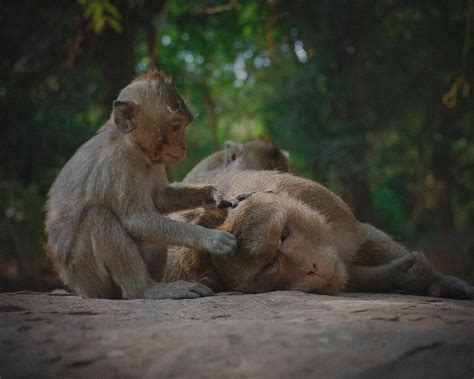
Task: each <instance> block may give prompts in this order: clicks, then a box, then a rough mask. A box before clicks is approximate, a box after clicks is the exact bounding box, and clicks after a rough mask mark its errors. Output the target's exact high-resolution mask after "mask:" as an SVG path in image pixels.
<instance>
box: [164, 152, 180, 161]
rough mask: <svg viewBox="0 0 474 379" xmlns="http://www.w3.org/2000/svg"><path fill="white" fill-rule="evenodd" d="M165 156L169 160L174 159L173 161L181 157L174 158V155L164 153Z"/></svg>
mask: <svg viewBox="0 0 474 379" xmlns="http://www.w3.org/2000/svg"><path fill="white" fill-rule="evenodd" d="M165 155H166V156H167V157H168V158H171V159H175V160H179V159H181V157H178V156H176V155H171V154H168V153H166V154H165Z"/></svg>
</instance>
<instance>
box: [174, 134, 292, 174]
mask: <svg viewBox="0 0 474 379" xmlns="http://www.w3.org/2000/svg"><path fill="white" fill-rule="evenodd" d="M229 170H231V171H235V170H278V171H282V172H289V171H290V161H289V153H288V152H287V151H284V150H280V148H279V147H278V146H277V145H276V144H275V143H274V142H273V140H272V139H271V138H269V137H263V138H258V139H255V140H252V141H249V142H247V143H245V144H241V143H239V142H234V141H226V142H225V146H224V150H221V151H218V152H216V153H214V154H212V155H210V156H208V157H207V158H205V159H203V160H202V161H201V162H199V163H198V164H197V165H196V166H195V167H194V168H193V169H192V170H191V171H190V172H189V173H188V174H187V175H186V177H185V178H184V179H183V183H206V182H208V181H209V180H210V179H211V178H212V177H213V176H214V175H216V174H217V173H218V172H221V171H229Z"/></svg>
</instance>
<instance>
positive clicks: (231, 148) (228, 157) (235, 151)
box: [225, 141, 244, 166]
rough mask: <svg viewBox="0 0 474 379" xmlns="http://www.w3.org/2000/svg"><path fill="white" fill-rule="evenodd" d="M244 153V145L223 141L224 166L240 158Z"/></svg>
mask: <svg viewBox="0 0 474 379" xmlns="http://www.w3.org/2000/svg"><path fill="white" fill-rule="evenodd" d="M243 152H244V145H242V144H241V143H239V142H234V141H225V164H226V166H227V165H228V164H230V163H232V162H233V161H235V160H236V159H238V158H240V157H241V156H242V154H243Z"/></svg>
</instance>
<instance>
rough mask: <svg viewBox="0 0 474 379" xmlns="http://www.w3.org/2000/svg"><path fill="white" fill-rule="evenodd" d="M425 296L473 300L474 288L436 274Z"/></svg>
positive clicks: (460, 281) (454, 278)
mask: <svg viewBox="0 0 474 379" xmlns="http://www.w3.org/2000/svg"><path fill="white" fill-rule="evenodd" d="M426 295H427V296H433V297H447V298H450V299H470V300H474V287H472V286H470V285H469V284H467V283H466V282H464V281H463V280H461V279H458V278H456V277H454V276H450V275H444V274H440V273H438V272H436V273H435V274H434V275H433V280H432V282H431V284H430V286H429V287H428V289H427V291H426Z"/></svg>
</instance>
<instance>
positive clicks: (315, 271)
mask: <svg viewBox="0 0 474 379" xmlns="http://www.w3.org/2000/svg"><path fill="white" fill-rule="evenodd" d="M306 275H307V276H312V277H314V278H315V279H316V278H317V279H319V280H321V281H322V282H323V284H326V283H327V279H326V278H325V277H324V276H323V275H322V274H321V273H320V272H319V270H318V265H317V264H316V263H313V265H312V266H311V269H310V270H309V271H308V272H307V273H306Z"/></svg>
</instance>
